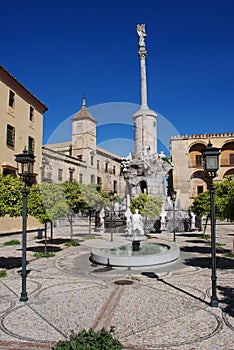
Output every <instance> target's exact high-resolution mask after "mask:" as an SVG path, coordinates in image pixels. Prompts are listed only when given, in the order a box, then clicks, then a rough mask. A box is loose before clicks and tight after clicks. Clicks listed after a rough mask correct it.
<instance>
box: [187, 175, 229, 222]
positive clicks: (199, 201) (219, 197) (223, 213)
mask: <svg viewBox="0 0 234 350" xmlns="http://www.w3.org/2000/svg"><path fill="white" fill-rule="evenodd" d="M214 188H215V214H216V217H217V218H219V219H221V220H224V219H227V220H230V221H234V177H233V176H228V177H226V179H225V180H224V181H223V182H220V183H216V184H215V185H214ZM191 209H192V211H193V212H194V213H195V214H196V215H199V216H203V215H209V213H210V193H209V191H206V192H204V193H201V194H199V195H198V196H197V197H196V198H195V199H194V202H193V205H192V208H191Z"/></svg>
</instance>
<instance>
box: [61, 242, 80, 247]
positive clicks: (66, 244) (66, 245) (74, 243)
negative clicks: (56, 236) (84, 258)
mask: <svg viewBox="0 0 234 350" xmlns="http://www.w3.org/2000/svg"><path fill="white" fill-rule="evenodd" d="M64 245H65V247H78V246H79V245H80V243H79V242H77V241H68V242H65V243H64Z"/></svg>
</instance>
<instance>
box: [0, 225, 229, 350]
mask: <svg viewBox="0 0 234 350" xmlns="http://www.w3.org/2000/svg"><path fill="white" fill-rule="evenodd" d="M200 235H201V233H199V232H189V233H183V234H177V243H178V245H179V246H180V248H181V257H180V258H179V260H178V261H176V262H174V263H170V264H166V265H162V266H158V267H145V268H141V269H127V268H126V269H125V268H122V269H118V268H113V269H109V268H106V267H104V266H97V265H95V264H93V263H91V262H90V261H89V256H90V249H91V248H92V247H100V246H115V245H119V244H120V243H125V242H126V237H124V236H123V235H121V234H118V235H116V234H115V235H114V242H110V234H108V233H106V234H100V233H99V234H98V236H97V237H96V238H95V239H90V240H86V239H85V237H84V236H85V235H82V234H81V233H79V232H78V231H77V232H75V234H74V237H75V239H77V240H78V241H79V242H80V243H81V245H80V246H78V247H70V248H65V247H64V244H63V243H62V242H64V240H65V239H66V238H69V231H66V230H62V229H61V228H60V229H59V230H56V229H55V232H54V237H55V241H54V242H48V249H49V250H53V247H54V248H56V249H54V250H57V252H56V253H55V257H52V258H47V259H45V258H43V259H35V258H34V256H33V254H34V253H35V250H38V247H41V248H40V249H42V247H43V242H41V241H38V240H36V239H35V238H34V237H33V234H29V235H28V240H27V247H28V251H27V260H28V264H27V269H28V271H29V274H28V277H27V291H28V297H29V300H28V301H27V302H20V301H19V296H20V292H21V277H20V274H19V270H20V264H19V259H20V257H21V246H10V247H9V246H8V247H6V246H3V243H4V242H5V241H7V240H10V239H15V238H16V239H19V240H21V237H20V236H19V235H18V236H12V237H6V236H0V249H1V258H0V267H1V268H2V267H5V268H6V271H7V277H5V278H1V279H0V349H5V350H10V349H12V350H13V349H19V350H39V349H45V350H48V349H51V348H52V347H53V345H54V344H55V343H56V342H57V341H58V340H62V339H67V338H68V337H69V334H70V332H71V330H72V329H73V330H75V331H76V332H79V331H80V330H82V329H84V328H85V329H89V328H90V327H92V328H94V329H95V330H97V329H101V328H102V327H104V328H107V329H108V328H110V326H114V327H115V329H116V336H117V337H118V338H119V339H120V341H121V342H122V344H123V345H124V347H125V349H129V350H130V349H132V350H133V349H134V350H153V349H169V350H175V349H180V350H195V349H202V350H207V349H210V350H211V349H212V350H213V349H224V350H233V349H234V274H233V268H234V260H233V259H231V258H227V257H225V256H224V253H225V252H226V251H228V250H230V249H231V248H232V244H233V243H232V242H233V237H234V226H232V225H219V226H218V227H217V241H218V242H219V243H223V244H225V245H224V246H221V247H220V248H218V250H217V267H218V268H217V294H218V298H219V307H218V308H212V307H210V306H209V302H210V296H211V268H210V266H211V264H210V260H211V259H210V246H209V245H208V244H206V241H205V240H204V239H202V238H201V237H200ZM58 238H59V239H60V241H59V240H58ZM153 241H163V242H167V241H172V234H166V233H165V234H164V233H163V234H161V235H160V234H159V235H157V236H156V238H153V239H152V242H153ZM59 242H60V243H59ZM58 248H59V249H58Z"/></svg>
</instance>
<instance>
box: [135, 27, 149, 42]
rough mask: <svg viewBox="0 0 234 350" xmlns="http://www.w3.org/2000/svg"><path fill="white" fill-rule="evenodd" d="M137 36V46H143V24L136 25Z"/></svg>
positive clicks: (144, 35)
mask: <svg viewBox="0 0 234 350" xmlns="http://www.w3.org/2000/svg"><path fill="white" fill-rule="evenodd" d="M137 34H138V36H139V46H145V37H146V36H147V34H146V32H145V24H138V25H137Z"/></svg>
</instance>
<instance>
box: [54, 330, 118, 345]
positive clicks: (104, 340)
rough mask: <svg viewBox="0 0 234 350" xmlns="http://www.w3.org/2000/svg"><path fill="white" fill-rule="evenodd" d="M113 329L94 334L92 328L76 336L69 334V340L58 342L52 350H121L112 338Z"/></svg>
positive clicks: (116, 340) (72, 333)
mask: <svg viewBox="0 0 234 350" xmlns="http://www.w3.org/2000/svg"><path fill="white" fill-rule="evenodd" d="M113 333H114V328H113V327H112V328H111V329H110V331H107V330H105V329H101V330H99V331H97V332H95V331H94V330H93V329H92V328H90V329H89V330H88V331H86V330H82V331H81V332H80V333H78V334H76V333H74V331H72V332H71V335H70V339H69V340H67V341H59V342H58V343H57V344H56V345H55V346H54V347H53V350H121V349H123V346H122V345H121V343H120V342H119V340H118V339H116V338H114V337H113Z"/></svg>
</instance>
